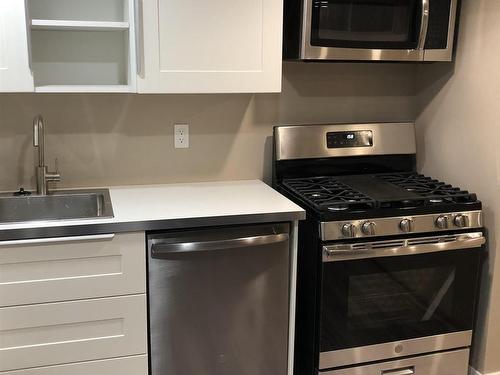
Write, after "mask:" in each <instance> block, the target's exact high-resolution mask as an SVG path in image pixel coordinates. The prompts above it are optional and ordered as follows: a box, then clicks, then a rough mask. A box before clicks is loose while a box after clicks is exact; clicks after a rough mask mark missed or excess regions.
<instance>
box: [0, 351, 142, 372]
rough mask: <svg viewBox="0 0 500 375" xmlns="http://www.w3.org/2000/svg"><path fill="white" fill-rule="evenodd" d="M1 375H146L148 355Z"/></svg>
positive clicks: (32, 369)
mask: <svg viewBox="0 0 500 375" xmlns="http://www.w3.org/2000/svg"><path fill="white" fill-rule="evenodd" d="M0 374H1V375H68V374H71V375H113V374H115V375H148V356H147V355H138V356H133V357H124V358H113V359H104V360H100V361H90V362H82V363H71V364H67V365H57V366H48V367H37V368H30V369H24V370H14V371H6V372H0Z"/></svg>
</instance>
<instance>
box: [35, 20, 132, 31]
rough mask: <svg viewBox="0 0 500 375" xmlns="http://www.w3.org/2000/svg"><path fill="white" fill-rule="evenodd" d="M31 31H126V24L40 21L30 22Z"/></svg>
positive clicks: (127, 27) (127, 24)
mask: <svg viewBox="0 0 500 375" xmlns="http://www.w3.org/2000/svg"><path fill="white" fill-rule="evenodd" d="M31 28H32V29H33V30H74V31H78V30H84V31H120V30H128V29H129V28H130V24H129V23H128V22H103V21H67V20H40V19H34V20H32V21H31Z"/></svg>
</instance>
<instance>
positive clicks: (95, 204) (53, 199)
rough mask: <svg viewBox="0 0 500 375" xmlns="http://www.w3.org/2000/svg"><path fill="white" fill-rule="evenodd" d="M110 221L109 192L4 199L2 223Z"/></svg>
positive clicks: (0, 202) (1, 197) (0, 207)
mask: <svg viewBox="0 0 500 375" xmlns="http://www.w3.org/2000/svg"><path fill="white" fill-rule="evenodd" d="M110 217H113V207H112V205H111V198H110V196H109V190H107V189H99V190H66V191H54V192H53V193H51V194H50V195H26V196H12V195H5V194H3V195H0V223H12V222H26V221H45V220H68V219H98V218H110Z"/></svg>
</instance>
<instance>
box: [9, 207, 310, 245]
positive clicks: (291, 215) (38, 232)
mask: <svg viewBox="0 0 500 375" xmlns="http://www.w3.org/2000/svg"><path fill="white" fill-rule="evenodd" d="M305 218H306V212H305V211H286V212H270V213H259V214H255V213H253V214H244V215H223V216H208V217H207V216H204V217H190V218H180V219H166V220H148V221H130V222H118V223H109V222H108V223H102V224H101V223H91V224H75V225H64V226H57V224H54V226H50V227H33V228H15V229H5V230H0V241H10V240H24V239H33V238H50V237H68V236H86V235H95V234H107V233H122V232H140V231H157V230H172V229H187V228H199V227H210V226H220V225H241V224H260V223H270V222H280V221H282V222H285V221H298V220H304V219H305Z"/></svg>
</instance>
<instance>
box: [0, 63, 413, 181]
mask: <svg viewBox="0 0 500 375" xmlns="http://www.w3.org/2000/svg"><path fill="white" fill-rule="evenodd" d="M415 77H416V67H415V66H414V65H401V64H399V65H395V64H339V63H337V64H299V63H286V64H285V66H284V79H283V92H282V93H281V94H257V95H249V94H234V95H132V94H69V95H64V94H2V95H0V160H2V163H1V164H0V176H1V179H0V190H14V189H17V188H19V187H20V186H24V187H25V188H26V189H28V188H31V187H32V186H33V182H34V178H33V174H34V156H35V151H34V149H33V146H32V119H33V117H34V116H35V115H36V114H39V113H40V114H42V115H43V116H44V118H45V123H46V161H47V162H48V164H49V166H50V169H54V159H55V158H56V157H57V158H58V164H59V169H60V172H61V175H62V182H61V183H60V184H59V186H61V187H80V186H81V187H88V186H107V185H124V184H153V183H172V182H189V181H211V180H227V179H253V178H264V179H265V180H269V177H270V174H271V159H272V155H271V150H272V144H271V138H270V137H271V135H272V128H273V126H274V125H276V124H298V123H325V122H363V121H405V120H414V119H415V117H416V100H415V94H416V89H415V86H416V78H415ZM175 122H180V123H185V122H187V123H189V124H190V148H189V149H174V147H173V124H174V123H175Z"/></svg>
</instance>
